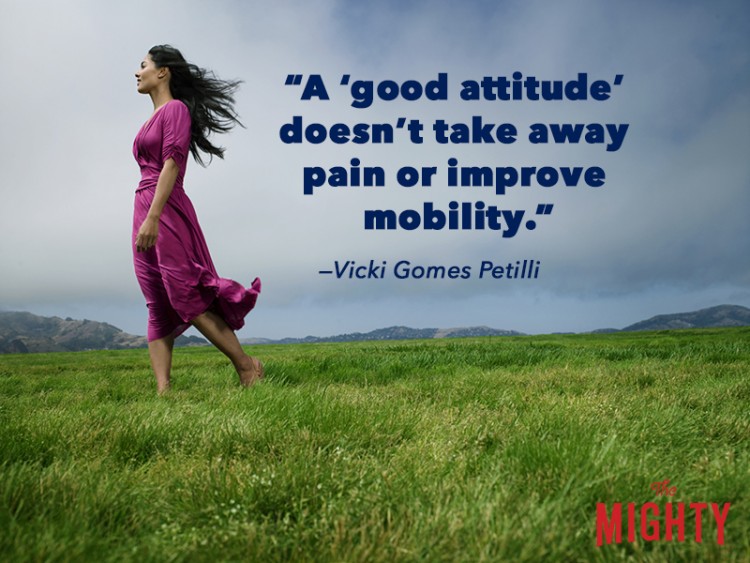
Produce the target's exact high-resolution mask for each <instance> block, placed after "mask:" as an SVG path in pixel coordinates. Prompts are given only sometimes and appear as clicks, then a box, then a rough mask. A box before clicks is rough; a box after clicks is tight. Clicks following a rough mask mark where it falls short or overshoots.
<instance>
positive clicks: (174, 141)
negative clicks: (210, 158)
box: [161, 100, 191, 167]
mask: <svg viewBox="0 0 750 563" xmlns="http://www.w3.org/2000/svg"><path fill="white" fill-rule="evenodd" d="M162 112H163V115H162V116H161V117H162V124H163V125H162V127H163V128H162V134H163V139H162V145H161V162H162V165H163V164H164V163H165V162H166V161H167V159H168V158H172V159H173V160H174V161H175V162H176V163H177V164H178V165H179V166H180V167H182V163H184V162H185V161H186V160H187V154H188V151H189V150H190V124H191V121H190V111H189V110H188V108H187V106H186V105H185V104H184V103H183V102H181V101H180V100H175V101H173V102H169V103H168V104H167V105H166V106H165V107H164V109H162Z"/></svg>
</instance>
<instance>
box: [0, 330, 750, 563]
mask: <svg viewBox="0 0 750 563" xmlns="http://www.w3.org/2000/svg"><path fill="white" fill-rule="evenodd" d="M253 353H254V354H256V355H258V356H260V357H261V358H262V359H263V360H264V361H265V363H266V372H267V379H266V381H265V382H263V383H262V384H260V385H257V386H255V387H253V388H251V389H246V390H243V389H241V388H240V387H239V385H238V383H237V382H236V376H235V374H234V372H233V370H232V369H231V367H230V366H229V364H228V363H227V362H226V360H225V359H224V358H223V356H222V355H221V354H220V353H219V352H218V351H216V350H215V349H213V348H191V349H178V350H177V351H176V352H175V368H174V372H173V390H172V392H171V393H170V394H169V395H168V396H165V397H158V396H156V393H155V383H154V381H153V380H152V375H151V372H150V368H149V364H148V357H147V352H146V351H145V350H135V351H116V352H114V351H113V352H105V351H100V352H82V353H72V352H71V353H62V354H33V355H6V356H0V559H2V560H4V561H14V562H15V561H138V562H139V563H142V562H147V561H159V562H162V561H211V562H216V561H245V560H251V561H255V560H257V561H290V560H294V561H368V562H369V561H446V562H448V561H450V562H453V561H467V562H468V561H506V560H521V561H539V560H550V561H591V560H602V561H619V560H628V559H630V560H635V561H664V560H674V561H695V560H709V561H720V560H721V561H748V560H750V556H748V553H750V448H749V446H750V329H748V328H738V329H717V330H688V331H665V332H651V333H618V334H610V335H572V336H536V337H513V338H509V337H501V338H471V339H445V340H430V341H402V342H377V343H374V342H369V343H347V344H308V345H288V346H258V347H255V348H254V352H253ZM664 479H670V481H671V483H670V484H671V485H674V486H676V487H677V494H676V496H675V497H673V498H671V499H670V500H671V501H672V502H688V503H689V502H691V501H695V502H699V501H703V502H709V503H710V502H717V503H724V502H731V509H730V512H729V516H728V518H727V523H726V530H725V534H726V535H725V545H723V546H720V545H717V543H716V526H715V525H714V523H713V518H711V517H710V516H709V515H708V514H706V515H705V518H704V533H703V536H704V541H703V543H701V544H698V543H696V542H695V541H694V524H693V523H692V522H693V521H692V520H689V519H688V522H687V524H686V541H685V542H684V543H680V542H666V541H660V542H645V541H643V540H642V539H640V537H639V539H638V541H637V542H636V543H633V544H631V543H628V542H624V543H622V544H620V545H615V544H612V545H605V546H603V547H596V527H595V514H596V503H597V502H604V503H607V504H608V505H609V506H611V504H612V503H613V502H623V503H627V502H635V503H636V504H638V505H640V504H642V503H644V502H647V501H655V502H657V503H659V504H660V505H663V504H664V502H665V499H664V498H661V499H657V498H656V497H655V495H654V493H653V492H652V491H651V490H650V488H649V485H650V483H652V482H655V481H663V480H664Z"/></svg>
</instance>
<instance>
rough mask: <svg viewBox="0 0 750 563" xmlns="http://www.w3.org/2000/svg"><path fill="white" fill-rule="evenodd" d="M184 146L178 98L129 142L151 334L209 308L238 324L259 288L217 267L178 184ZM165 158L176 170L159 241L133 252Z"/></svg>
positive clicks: (171, 331)
mask: <svg viewBox="0 0 750 563" xmlns="http://www.w3.org/2000/svg"><path fill="white" fill-rule="evenodd" d="M189 153H190V112H189V111H188V109H187V106H186V105H185V104H184V103H183V102H182V101H180V100H170V101H169V102H167V103H166V104H165V105H163V106H162V107H160V108H159V109H158V110H157V112H156V113H155V114H154V115H153V116H152V117H151V119H150V120H149V121H147V122H146V123H145V124H144V125H143V126H142V127H141V129H140V131H138V134H137V135H136V137H135V141H134V142H133V155H134V156H135V159H136V161H137V162H138V165H139V166H140V168H141V181H140V183H139V184H138V188H137V189H136V192H135V211H134V213H133V235H132V240H131V244H132V247H133V262H134V265H135V275H136V277H137V278H138V283H139V284H140V286H141V291H143V295H144V297H145V298H146V305H147V306H148V340H149V341H151V340H156V339H159V338H164V337H167V336H170V335H171V336H174V337H177V336H178V335H180V334H182V333H183V332H184V331H185V330H186V329H187V328H188V327H189V326H190V321H191V320H192V319H194V318H195V317H197V316H198V315H200V314H201V313H203V312H205V311H206V310H208V309H211V310H212V311H215V312H216V313H217V314H219V315H220V316H221V317H222V318H223V319H224V321H226V323H227V325H229V327H230V328H231V329H232V330H238V329H240V328H242V326H243V325H244V324H245V315H247V314H248V313H249V312H250V310H251V309H252V308H253V307H254V306H255V302H256V300H257V298H258V294H259V293H260V280H259V279H258V278H255V280H254V281H253V283H252V284H251V285H250V287H249V288H246V287H244V286H242V285H241V284H239V283H237V282H236V281H233V280H230V279H226V278H220V277H219V276H218V274H217V273H216V268H215V267H214V264H213V262H212V260H211V255H210V254H209V252H208V247H207V246H206V241H205V239H204V237H203V232H202V231H201V228H200V225H199V224H198V218H197V217H196V215H195V210H194V209H193V204H192V203H191V202H190V200H189V199H188V197H187V194H185V190H184V189H183V187H182V182H183V179H184V177H185V168H186V166H187V159H188V155H189ZM170 157H171V158H172V159H173V160H174V161H175V163H177V166H178V168H179V173H178V175H177V181H176V182H175V185H174V189H173V190H172V193H171V194H170V196H169V199H168V200H167V203H166V205H165V206H164V210H163V211H162V214H161V217H160V220H159V234H158V236H157V239H156V246H155V247H153V248H151V249H149V250H147V251H145V252H137V251H136V249H135V237H136V235H137V234H138V229H140V226H141V224H142V223H143V220H144V219H145V218H146V215H147V214H148V210H149V207H150V206H151V201H152V200H153V198H154V193H155V191H156V182H157V180H158V179H159V174H160V173H161V170H162V167H163V165H164V162H165V161H166V160H167V159H168V158H170Z"/></svg>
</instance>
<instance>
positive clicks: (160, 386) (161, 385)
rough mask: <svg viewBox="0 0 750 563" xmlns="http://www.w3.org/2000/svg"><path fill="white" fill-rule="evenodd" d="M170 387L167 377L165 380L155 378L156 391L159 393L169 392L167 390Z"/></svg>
mask: <svg viewBox="0 0 750 563" xmlns="http://www.w3.org/2000/svg"><path fill="white" fill-rule="evenodd" d="M171 388H172V385H171V383H170V382H169V379H167V380H166V381H165V380H161V379H158V378H157V380H156V392H157V393H158V394H159V395H164V394H165V393H167V392H169V390H170V389H171Z"/></svg>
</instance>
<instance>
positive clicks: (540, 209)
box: [536, 203, 552, 215]
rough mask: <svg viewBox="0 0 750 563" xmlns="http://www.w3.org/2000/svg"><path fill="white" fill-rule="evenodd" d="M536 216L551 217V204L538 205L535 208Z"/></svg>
mask: <svg viewBox="0 0 750 563" xmlns="http://www.w3.org/2000/svg"><path fill="white" fill-rule="evenodd" d="M536 214H537V215H552V204H551V203H540V204H539V205H537V206H536Z"/></svg>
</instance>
